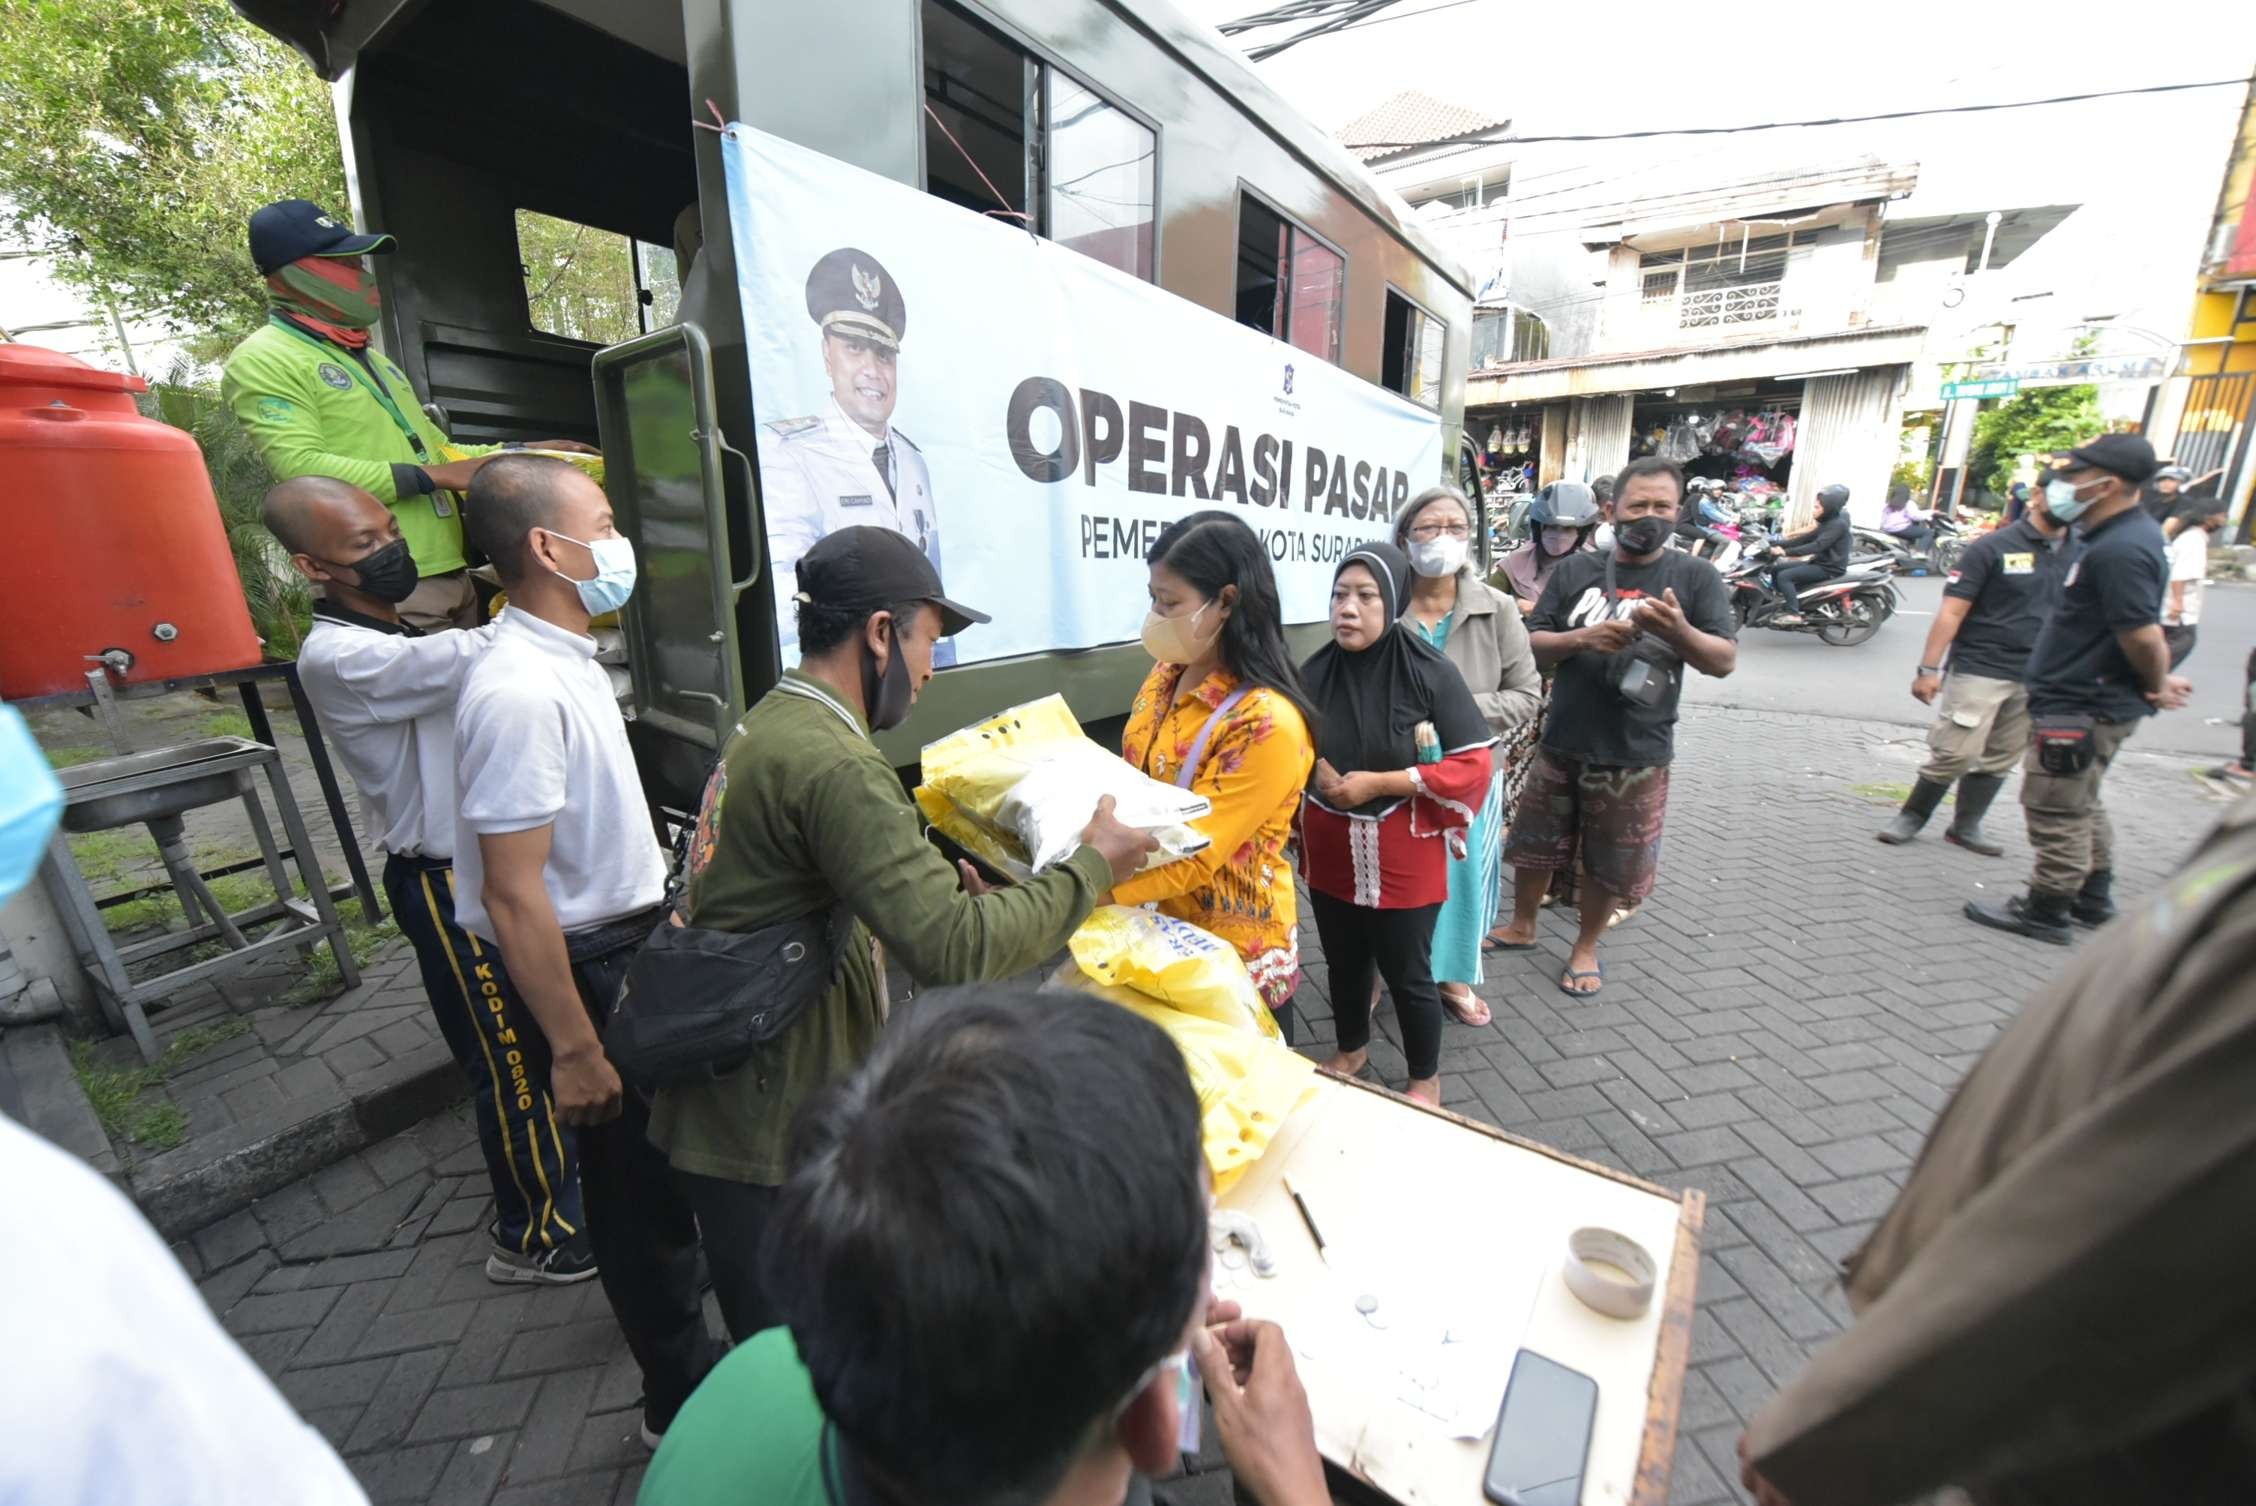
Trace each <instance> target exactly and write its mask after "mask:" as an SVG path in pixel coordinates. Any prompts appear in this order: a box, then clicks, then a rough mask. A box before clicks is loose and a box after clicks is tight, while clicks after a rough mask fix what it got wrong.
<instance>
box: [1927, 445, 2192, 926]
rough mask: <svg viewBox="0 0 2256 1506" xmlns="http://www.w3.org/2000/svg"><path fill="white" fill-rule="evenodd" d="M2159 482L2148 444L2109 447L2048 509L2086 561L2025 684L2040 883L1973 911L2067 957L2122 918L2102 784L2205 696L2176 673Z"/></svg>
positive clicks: (2075, 458) (2049, 490)
mask: <svg viewBox="0 0 2256 1506" xmlns="http://www.w3.org/2000/svg"><path fill="white" fill-rule="evenodd" d="M2154 469H2155V467H2154V447H2153V446H2152V445H2149V444H2148V443H2147V442H2146V441H2145V440H2143V439H2141V438H2139V437H2138V436H2137V435H2135V434H2102V435H2101V436H2100V437H2099V438H2097V439H2095V440H2093V441H2092V442H2091V443H2090V444H2087V445H2083V446H2081V447H2079V448H2077V449H2074V450H2071V451H2069V452H2068V454H2067V456H2066V458H2064V459H2063V460H2062V461H2061V463H2060V467H2059V469H2058V470H2056V471H2055V472H2054V473H2053V475H2052V477H2051V479H2049V480H2048V481H2047V482H2046V483H2045V495H2044V500H2043V502H2042V503H2041V504H2039V505H2042V506H2044V507H2046V508H2048V509H2050V510H2051V512H2052V515H2053V517H2054V518H2055V519H2057V520H2059V521H2061V522H2064V523H2071V524H2073V525H2074V526H2075V529H2076V532H2077V533H2078V534H2079V535H2080V536H2081V538H2082V542H2083V552H2082V553H2081V554H2080V555H2079V556H2078V557H2077V559H2076V561H2075V563H2074V564H2073V565H2072V566H2071V567H2070V568H2069V570H2068V573H2067V575H2066V577H2065V578H2064V579H2063V581H2062V584H2061V591H2060V604H2059V606H2058V607H2056V608H2055V609H2054V611H2053V613H2052V615H2051V616H2050V617H2049V618H2047V619H2046V621H2045V625H2044V628H2043V630H2042V631H2041V632H2039V633H2038V635H2037V642H2036V646H2035V647H2034V648H2033V649H2031V650H2030V653H2029V665H2028V669H2027V671H2026V678H2027V684H2028V691H2029V716H2030V719H2031V723H2032V727H2033V732H2032V736H2031V741H2030V745H2029V753H2028V758H2027V761H2026V762H2024V763H2023V764H2022V769H2021V808H2022V812H2023V814H2024V815H2025V816H2026V817H2027V818H2028V823H2029V845H2030V846H2031V847H2033V848H2035V849H2036V854H2037V861H2036V869H2035V872H2033V873H2032V874H2031V875H2030V877H2029V892H2028V894H2027V895H2026V896H2025V897H2022V896H2016V897H2014V898H2011V899H2008V900H2006V901H2004V902H2003V903H2002V904H1997V903H1992V904H1984V903H1981V902H1979V901H1974V900H1969V901H1968V902H1967V905H1966V917H1967V919H1969V920H1973V921H1976V922H1979V923H1980V924H1982V925H1986V926H1992V927H1995V928H1996V929H1998V930H2001V931H2018V932H2019V933H2021V934H2022V935H2024V936H2033V937H2035V938H2036V939H2038V940H2039V941H2051V942H2056V943H2058V944H2060V945H2062V946H2065V945H2067V943H2068V940H2069V938H2070V936H2071V934H2072V933H2071V930H2070V925H2071V922H2081V923H2082V924H2085V925H2094V926H2096V925H2103V924H2105V923H2106V922H2107V921H2108V920H2110V919H2111V918H2113V916H2114V914H2115V904H2114V901H2113V899H2112V897H2111V895H2110V890H2111V889H2112V888H2113V885H2114V868H2113V857H2112V847H2113V837H2114V833H2113V831H2112V830H2111V829H2110V827H2109V825H2108V821H2107V810H2106V807H2105V806H2104V805H2102V804H2101V803H2100V794H2099V786H2100V781H2101V780H2102V779H2104V778H2105V777H2106V776H2107V769H2108V765H2110V764H2111V763H2113V762H2114V761H2115V755H2116V753H2117V752H2118V751H2119V750H2120V749H2121V748H2122V746H2123V744H2124V742H2125V741H2126V740H2128V739H2129V737H2130V735H2131V733H2132V732H2134V731H2135V730H2137V728H2138V724H2139V722H2140V720H2141V719H2143V718H2145V717H2149V716H2152V715H2153V714H2154V713H2155V712H2156V711H2158V710H2161V711H2168V710H2175V709H2176V708H2178V707H2180V706H2183V705H2184V704H2185V703H2186V697H2187V696H2188V695H2189V694H2191V692H2192V689H2193V687H2192V686H2191V685H2190V684H2188V683H2187V682H2186V681H2184V680H2182V679H2180V678H2179V677H2178V676H2176V675H2173V674H2171V673H2170V645H2169V643H2168V641H2167V640H2166V639H2165V638H2164V637H2163V634H2162V593H2163V590H2164V587H2165V586H2166V585H2167V583H2168V579H2169V567H2168V565H2167V563H2166V560H2165V552H2166V551H2165V550H2164V547H2163V543H2162V529H2161V526H2160V525H2159V524H2157V523H2156V522H2155V521H2154V519H2153V518H2151V517H2149V516H2148V515H2147V514H2146V512H2145V511H2144V509H2142V508H2141V507H2140V506H2139V486H2140V484H2141V483H2142V482H2144V481H2145V480H2146V479H2147V478H2148V477H2150V476H2152V475H2153V474H2154Z"/></svg>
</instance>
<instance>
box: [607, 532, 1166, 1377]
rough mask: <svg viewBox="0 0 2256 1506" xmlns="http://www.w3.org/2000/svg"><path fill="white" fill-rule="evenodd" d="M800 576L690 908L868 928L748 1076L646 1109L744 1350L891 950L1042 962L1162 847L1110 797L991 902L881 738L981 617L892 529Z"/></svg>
mask: <svg viewBox="0 0 2256 1506" xmlns="http://www.w3.org/2000/svg"><path fill="white" fill-rule="evenodd" d="M798 580H799V591H798V598H797V604H798V610H799V634H800V636H799V645H800V667H799V668H798V669H794V670H790V671H787V672H786V673H785V675H784V677H783V680H782V681H781V682H780V683H779V684H778V685H777V686H776V687H775V689H773V690H771V691H769V692H768V694H767V695H766V696H764V697H763V698H762V699H761V700H760V702H759V704H758V705H756V706H754V707H753V708H752V709H751V710H750V711H748V712H746V713H745V716H744V720H743V721H741V722H739V723H738V724H737V727H736V731H735V732H734V734H733V735H732V736H731V738H730V740H729V743H728V746H727V748H726V750H725V751H724V753H723V755H722V758H721V762H720V764H719V766H718V767H716V768H715V770H714V771H713V775H712V777H711V779H710V780H709V781H708V782H707V784H706V787H705V797H704V801H703V803H702V806H701V808H700V810H699V812H698V817H697V827H696V831H695V833H694V835H693V837H692V841H691V847H690V853H689V861H688V864H687V873H686V878H687V881H688V888H687V891H686V898H685V900H684V902H683V904H682V906H681V908H682V910H683V911H684V912H685V913H684V914H683V917H682V918H683V919H684V920H685V921H686V922H687V923H688V924H690V925H692V926H697V927H701V928H704V929H708V930H716V931H737V932H748V931H755V930H758V929H760V928H762V927H764V926H769V925H773V924H775V923H777V922H779V921H783V920H789V919H792V918H795V917H798V916H802V915H807V914H810V913H814V912H819V911H823V910H827V909H829V908H831V907H832V906H833V905H837V904H841V903H843V904H844V905H845V906H846V908H847V909H849V910H851V911H852V912H853V917H854V924H853V925H852V926H851V927H850V929H849V933H848V936H847V939H846V942H845V943H844V945H843V947H842V948H841V955H840V957H839V959H838V962H837V968H836V971H835V972H834V973H833V975H832V979H831V983H830V987H829V988H828V990H827V991H825V992H824V993H823V995H822V996H821V998H819V999H818V1000H816V1001H815V1002H814V1003H813V1004H811V1005H809V1006H808V1007H807V1010H806V1012H805V1013H804V1014H802V1015H801V1016H800V1017H799V1018H798V1019H797V1020H795V1021H793V1022H792V1024H791V1025H789V1026H788V1027H787V1028H786V1029H785V1030H784V1031H783V1032H782V1034H780V1035H779V1036H778V1037H777V1038H776V1039H775V1040H774V1041H773V1042H771V1043H770V1044H768V1045H767V1046H764V1047H762V1048H761V1049H760V1050H759V1051H758V1052H757V1053H756V1054H755V1055H754V1056H753V1057H752V1059H751V1060H750V1061H749V1062H748V1063H746V1064H745V1065H744V1066H742V1067H739V1068H737V1069H736V1070H735V1071H733V1072H730V1073H728V1074H727V1075H725V1076H722V1077H718V1078H714V1079H712V1080H710V1081H702V1082H695V1083H692V1084H689V1085H686V1086H680V1087H667V1088H661V1089H660V1090H659V1091H658V1096H657V1100H656V1102H655V1103H654V1104H653V1105H652V1106H651V1112H650V1139H651V1141H652V1143H654V1144H656V1145H657V1146H658V1147H659V1148H660V1149H662V1150H664V1151H665V1152H666V1153H667V1157H668V1159H669V1160H670V1161H671V1162H672V1164H673V1168H674V1171H675V1173H676V1175H677V1177H678V1178H679V1179H680V1182H681V1184H682V1189H683V1191H684V1192H685V1193H686V1194H687V1195H688V1197H689V1201H690V1205H691V1206H692V1207H693V1208H694V1209H695V1210H696V1212H697V1222H698V1226H699V1228H701V1229H702V1230H703V1231H704V1244H705V1258H706V1261H707V1263H708V1264H709V1266H710V1267H711V1270H712V1275H713V1290H714V1295H715V1296H716V1297H718V1298H719V1299H720V1304H721V1315H722V1317H723V1318H724V1319H725V1320H726V1321H727V1323H728V1327H729V1332H730V1334H731V1335H732V1336H733V1337H735V1338H736V1339H738V1340H743V1339H747V1338H750V1337H751V1336H752V1335H753V1334H754V1333H757V1332H758V1331H759V1330H761V1329H763V1328H768V1327H772V1326H773V1325H774V1323H775V1322H776V1318H775V1314H774V1309H773V1307H772V1305H771V1303H770V1302H769V1301H768V1298H767V1296H766V1294H765V1293H764V1292H763V1291H762V1289H761V1285H760V1280H759V1253H760V1235H761V1231H762V1229H763V1228H764V1227H765V1225H766V1222H767V1215H768V1211H769V1209H770V1207H771V1206H772V1205H773V1202H774V1199H775V1195H776V1189H777V1187H778V1186H780V1185H781V1184H782V1182H783V1181H784V1179H785V1176H786V1173H787V1172H788V1171H789V1170H790V1166H789V1162H788V1158H787V1146H786V1140H787V1138H788V1135H789V1131H790V1128H791V1120H792V1115H793V1113H794V1111H795V1110H796V1109H797V1108H798V1106H799V1105H800V1103H801V1102H803V1101H804V1100H805V1099H806V1098H807V1097H809V1096H810V1095H811V1094H813V1093H814V1092H815V1090H816V1089H818V1088H820V1087H822V1086H823V1085H824V1084H825V1083H827V1082H829V1081H830V1080H831V1079H832V1078H835V1077H839V1076H843V1075H844V1074H845V1073H847V1072H848V1071H850V1070H852V1069H853V1068H854V1067H856V1066H858V1065H859V1064H860V1063H861V1061H862V1059H863V1058H864V1057H866V1056H868V1055H869V1052H870V1050H871V1048H872V1047H873V1046H875V1044H876V1043H877V1037H878V1032H879V1031H880V1030H881V1029H883V1028H884V1025H885V1018H886V1014H887V1011H888V1008H889V1001H888V999H887V995H886V985H885V959H886V958H887V957H891V958H892V959H893V960H894V961H896V962H898V963H899V964H900V966H901V968H902V969H903V970H904V971H905V972H906V973H908V975H909V976H910V977H911V978H912V979H914V980H915V981H916V982H917V983H918V984H919V985H920V986H937V985H940V984H946V983H977V982H982V981H985V980H988V979H996V978H1008V977H1012V976H1014V975H1016V974H1019V973H1023V972H1025V971H1027V970H1028V969H1030V968H1034V967H1038V966H1040V965H1041V964H1042V963H1044V962H1046V961H1047V960H1048V959H1050V958H1051V957H1053V956H1055V955H1056V954H1057V953H1058V951H1059V950H1061V949H1062V948H1063V947H1064V945H1065V942H1066V939H1067V938H1068V937H1069V936H1071V935H1072V934H1073V931H1074V929H1075V928H1076V927H1077V926H1079V925H1080V924H1081V922H1082V921H1083V920H1085V919H1086V918H1087V917H1088V914H1089V911H1090V910H1091V909H1093V908H1094V907H1095V906H1096V904H1097V902H1098V900H1099V899H1100V898H1101V897H1102V896H1103V895H1104V894H1106V893H1107V892H1109V891H1110V890H1111V888H1112V886H1113V885H1114V884H1117V883H1120V882H1122V881H1123V880H1125V879H1126V878H1127V877H1128V876H1129V875H1130V874H1132V873H1134V872H1135V871H1136V869H1137V868H1138V866H1139V865H1141V864H1142V862H1143V860H1144V855H1145V854H1146V853H1147V852H1149V851H1150V850H1151V849H1152V847H1153V845H1154V844H1153V842H1152V841H1151V839H1150V838H1149V837H1147V836H1146V835H1145V834H1144V833H1143V832H1141V831H1137V830H1135V829H1133V828H1130V827H1127V826H1123V825H1121V824H1120V822H1118V821H1117V820H1115V819H1114V818H1113V816H1112V802H1111V800H1110V799H1109V798H1108V799H1106V800H1104V801H1102V802H1101V803H1099V805H1098V806H1097V811H1096V816H1095V818H1094V819H1093V820H1091V821H1090V823H1089V826H1088V829H1087V830H1086V831H1084V832H1083V833H1082V835H1081V840H1082V843H1083V845H1082V846H1081V847H1080V848H1079V849H1078V850H1077V851H1076V852H1074V854H1073V855H1072V856H1071V857H1069V858H1067V859H1066V860H1065V861H1064V862H1063V863H1061V864H1060V865H1058V866H1057V867H1056V868H1054V869H1052V870H1051V871H1049V872H1048V873H1045V874H1043V875H1042V876H1040V877H1039V878H1036V879H1034V880H1033V881H1032V882H1030V883H1026V884H1021V885H1017V886H1015V887H1012V888H1008V889H998V890H994V891H992V892H990V891H989V890H988V888H987V886H986V885H985V884H983V883H981V882H980V880H979V878H978V876H977V874H976V872H975V871H974V870H972V869H971V868H970V866H969V865H968V864H966V865H963V866H962V867H961V868H960V869H951V868H950V867H949V866H948V863H947V861H946V860H945V859H944V858H942V857H941V856H940V854H939V852H938V850H936V849H935V848H934V847H933V846H932V845H931V844H930V843H929V842H927V841H926V840H925V838H924V818H923V817H922V816H920V815H919V814H918V813H917V810H916V807H915V806H913V805H911V804H910V803H909V800H908V798H907V797H906V796H905V795H904V794H903V793H902V791H901V782H900V780H899V779H898V778H896V777H895V775H894V773H893V769H892V766H891V765H890V764H888V763H887V762H886V760H885V755H884V754H882V753H880V752H879V751H878V749H877V745H876V744H875V743H873V742H872V741H871V740H870V733H871V731H872V730H873V729H874V730H876V731H879V732H882V731H884V730H886V729H887V728H889V727H894V726H897V725H899V724H900V722H901V721H902V720H903V719H904V718H905V717H906V716H907V715H908V711H909V704H910V702H911V701H912V700H914V699H915V696H916V692H917V691H918V690H919V689H920V688H921V687H922V686H923V684H924V683H925V682H926V681H927V680H929V679H930V678H931V676H932V648H933V644H934V643H935V642H936V641H938V640H939V639H941V638H943V637H949V636H953V635H954V634H956V633H960V632H962V631H963V630H964V629H966V628H968V627H969V626H971V625H972V624H973V623H975V622H985V621H987V618H986V617H985V616H983V615H981V614H980V613H977V612H973V611H971V610H970V609H968V608H965V607H961V606H958V605H956V604H955V603H954V602H951V601H948V600H947V599H946V598H945V597H944V596H942V594H941V585H940V575H939V572H938V571H936V570H934V569H933V567H932V562H931V560H929V559H928V558H926V557H925V554H924V552H923V551H922V550H920V549H919V548H918V547H917V546H916V544H915V542H914V541H912V540H910V539H908V538H905V537H903V536H902V535H901V534H898V533H896V532H894V531H893V530H892V529H890V528H868V527H855V528H842V529H839V530H837V531H836V532H834V533H832V534H830V535H829V536H828V537H826V538H824V539H822V540H821V541H820V542H818V543H816V544H815V545H814V546H813V547H812V548H811V549H809V550H808V551H807V553H806V554H805V555H804V556H802V557H801V558H800V561H799V567H798ZM959 879H960V880H961V884H960V886H959V883H958V880H959ZM873 938H874V939H873Z"/></svg>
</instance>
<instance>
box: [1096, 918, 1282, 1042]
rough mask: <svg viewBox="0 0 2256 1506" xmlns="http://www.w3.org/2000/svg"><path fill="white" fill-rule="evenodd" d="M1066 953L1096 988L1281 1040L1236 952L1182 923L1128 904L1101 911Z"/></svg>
mask: <svg viewBox="0 0 2256 1506" xmlns="http://www.w3.org/2000/svg"><path fill="white" fill-rule="evenodd" d="M1066 946H1067V947H1068V949H1070V950H1071V951H1072V953H1073V960H1074V962H1075V963H1076V964H1077V965H1078V966H1079V967H1080V969H1081V971H1082V972H1083V973H1085V974H1086V975H1088V977H1089V978H1091V979H1092V980H1094V981H1095V982H1098V983H1102V984H1112V985H1117V986H1119V987H1122V988H1131V989H1134V990H1135V991H1136V992H1137V993H1139V994H1142V995H1144V996H1145V997H1146V998H1149V999H1155V1000H1157V1001H1158V1002H1160V1003H1162V1004H1167V1005H1172V1006H1173V1007H1174V1008H1176V1009H1179V1010H1181V1011H1182V1012H1183V1013H1185V1014H1192V1015H1197V1016H1199V1017H1200V1018H1202V1019H1208V1020H1213V1021H1214V1022H1215V1023H1217V1024H1220V1025H1228V1026H1232V1027H1234V1028H1237V1029H1241V1030H1251V1031H1253V1032H1254V1033H1255V1034H1257V1035H1262V1036H1266V1037H1268V1038H1269V1039H1270V1040H1273V1041H1282V1040H1283V1039H1284V1033H1283V1032H1282V1031H1280V1030H1279V1029H1278V1028H1277V1017H1276V1016H1275V1015H1273V1014H1271V1013H1270V1012H1269V1006H1268V1005H1266V1004H1264V1003H1262V1002H1261V995H1260V993H1259V992H1258V991H1257V990H1256V989H1255V988H1254V986H1253V979H1252V978H1251V977H1250V976H1248V975H1247V973H1246V966H1245V961H1244V959H1242V958H1241V957H1239V956H1238V951H1237V948H1236V947H1233V946H1231V945H1230V944H1229V943H1228V942H1226V941H1224V940H1223V939H1222V938H1221V937H1219V936H1216V935H1215V934H1214V933H1213V932H1211V931H1207V930H1203V929H1201V928H1200V927H1198V926H1194V925H1192V924H1191V923H1190V922H1189V921H1187V920H1177V919H1176V918H1175V917H1174V916H1172V915H1162V914H1160V913H1159V912H1158V911H1156V910H1144V909H1138V908H1133V907H1131V906H1128V905H1100V906H1098V907H1097V908H1096V909H1095V910H1094V911H1092V912H1091V913H1090V915H1089V918H1088V919H1087V920H1084V921H1083V922H1081V928H1080V929H1079V930H1077V931H1075V932H1074V933H1073V938H1072V940H1070V941H1068V942H1067V943H1066Z"/></svg>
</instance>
